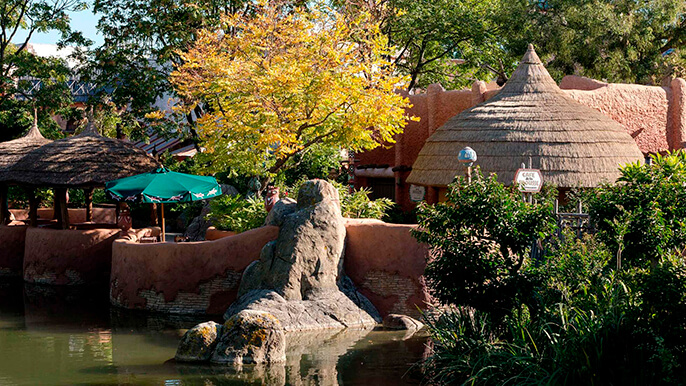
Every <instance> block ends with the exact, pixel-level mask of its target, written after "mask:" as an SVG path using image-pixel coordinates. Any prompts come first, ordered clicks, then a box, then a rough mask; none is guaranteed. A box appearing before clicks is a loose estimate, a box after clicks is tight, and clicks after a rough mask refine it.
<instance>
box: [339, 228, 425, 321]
mask: <svg viewBox="0 0 686 386" xmlns="http://www.w3.org/2000/svg"><path fill="white" fill-rule="evenodd" d="M414 227H416V225H400V224H387V223H384V222H382V221H379V220H368V219H349V220H347V224H346V230H347V236H346V237H347V241H346V249H345V260H344V264H345V272H346V273H347V274H348V276H350V278H351V279H352V281H353V282H354V283H355V285H357V288H358V290H359V291H360V293H362V294H363V295H364V296H366V297H367V298H368V299H369V300H370V301H371V302H372V303H373V304H374V305H375V306H376V308H377V309H378V310H379V312H380V313H381V315H382V316H386V315H388V314H391V313H394V314H404V315H410V316H413V317H415V318H417V317H419V314H420V312H419V309H424V308H426V305H427V303H429V302H430V297H429V292H428V290H427V288H426V284H425V282H424V277H423V275H424V268H425V267H426V261H427V258H428V248H427V247H426V245H423V244H419V243H418V242H417V241H416V240H415V239H414V237H412V235H411V234H410V230H411V229H413V228H414Z"/></svg>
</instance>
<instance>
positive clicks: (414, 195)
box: [410, 185, 426, 202]
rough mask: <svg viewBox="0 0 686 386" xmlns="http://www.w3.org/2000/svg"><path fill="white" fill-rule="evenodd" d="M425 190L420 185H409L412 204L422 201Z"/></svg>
mask: <svg viewBox="0 0 686 386" xmlns="http://www.w3.org/2000/svg"><path fill="white" fill-rule="evenodd" d="M424 196H426V188H425V187H423V186H420V185H410V200H412V201H414V202H419V201H424Z"/></svg>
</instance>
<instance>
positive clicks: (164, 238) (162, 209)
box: [160, 203, 167, 243]
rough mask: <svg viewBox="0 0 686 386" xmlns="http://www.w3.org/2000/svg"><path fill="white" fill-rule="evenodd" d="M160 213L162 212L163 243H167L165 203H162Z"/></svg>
mask: <svg viewBox="0 0 686 386" xmlns="http://www.w3.org/2000/svg"><path fill="white" fill-rule="evenodd" d="M160 212H162V242H163V243H164V242H166V241H167V240H166V232H165V230H164V228H165V226H164V225H165V224H164V203H160Z"/></svg>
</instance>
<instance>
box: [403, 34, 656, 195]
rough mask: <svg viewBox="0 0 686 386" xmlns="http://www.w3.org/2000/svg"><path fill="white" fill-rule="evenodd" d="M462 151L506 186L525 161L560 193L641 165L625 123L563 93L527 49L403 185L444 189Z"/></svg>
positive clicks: (424, 153) (446, 130) (428, 146)
mask: <svg viewBox="0 0 686 386" xmlns="http://www.w3.org/2000/svg"><path fill="white" fill-rule="evenodd" d="M465 146H470V147H471V148H473V149H474V150H475V151H476V153H477V156H478V160H477V162H476V165H478V166H480V167H481V170H482V171H483V172H484V174H489V173H496V174H497V175H498V180H499V181H500V182H502V183H505V184H508V185H509V184H512V183H513V179H514V174H515V172H516V171H517V169H518V168H519V167H520V165H521V164H522V163H526V164H527V166H528V162H529V158H531V161H532V164H533V165H532V167H533V168H538V169H541V172H542V174H543V179H544V182H545V183H550V184H554V185H557V186H558V187H563V188H565V187H593V186H597V185H598V184H600V183H602V182H613V181H615V180H616V179H617V177H619V170H618V167H619V166H620V165H622V164H626V163H629V162H635V161H640V160H643V153H641V151H640V150H639V149H638V146H637V145H636V142H635V141H634V140H633V139H632V138H631V136H630V135H629V134H628V133H627V131H626V129H625V128H624V127H623V126H622V125H620V124H619V123H617V122H616V121H614V120H612V119H611V118H609V117H608V116H606V115H604V114H602V113H600V112H599V111H596V110H594V109H592V108H590V107H587V106H584V105H582V104H580V103H579V102H576V101H575V100H573V99H571V98H570V97H569V96H567V95H566V94H565V93H564V91H562V90H560V88H559V87H558V86H557V84H556V83H555V81H554V80H553V79H552V78H551V77H550V74H549V73H548V71H547V70H546V69H545V67H544V66H543V64H542V63H541V61H540V59H539V58H538V55H536V52H535V51H534V49H533V46H531V45H529V49H528V50H527V52H526V54H525V55H524V57H523V58H522V61H521V62H520V64H519V67H517V69H516V70H515V72H514V73H513V74H512V78H511V79H510V80H508V81H507V83H506V84H505V86H504V87H503V88H502V89H501V90H500V92H499V93H498V94H497V95H496V96H494V97H493V98H491V99H489V100H488V101H486V102H483V103H480V104H478V105H476V106H474V107H472V108H470V109H468V110H465V111H463V112H462V113H460V114H458V115H456V116H454V117H453V118H451V119H450V120H448V122H446V123H445V125H443V126H441V127H440V128H439V129H437V130H436V132H435V133H434V134H433V135H431V136H430V137H429V138H428V139H427V141H426V143H425V144H424V147H423V148H422V150H421V151H420V153H419V156H418V158H417V160H416V161H415V163H414V164H413V165H412V173H411V174H410V175H409V177H408V178H407V182H408V183H411V184H417V185H426V186H438V187H445V186H447V185H448V184H449V183H451V182H452V180H453V179H454V178H455V176H456V175H458V174H463V173H464V166H463V165H461V164H460V163H459V162H458V160H457V155H458V153H459V152H460V150H461V149H462V148H464V147H465Z"/></svg>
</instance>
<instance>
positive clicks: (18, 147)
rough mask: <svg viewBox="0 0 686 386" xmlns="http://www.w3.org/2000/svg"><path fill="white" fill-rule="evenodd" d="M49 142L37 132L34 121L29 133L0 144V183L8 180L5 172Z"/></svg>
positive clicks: (36, 125) (36, 124)
mask: <svg viewBox="0 0 686 386" xmlns="http://www.w3.org/2000/svg"><path fill="white" fill-rule="evenodd" d="M49 142H50V140H49V139H45V137H43V135H42V134H41V133H40V130H38V123H37V122H36V120H35V119H34V121H33V125H32V126H31V129H29V132H28V133H27V134H26V135H25V136H23V137H21V138H18V139H14V140H11V141H6V142H0V183H2V182H5V181H7V180H8V178H9V175H8V173H7V170H8V169H9V168H11V167H12V165H14V164H15V163H16V162H17V161H19V160H20V159H21V158H22V157H24V156H25V155H26V154H28V153H29V152H31V151H32V150H35V149H37V148H39V147H41V146H43V145H46V144H48V143H49Z"/></svg>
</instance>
